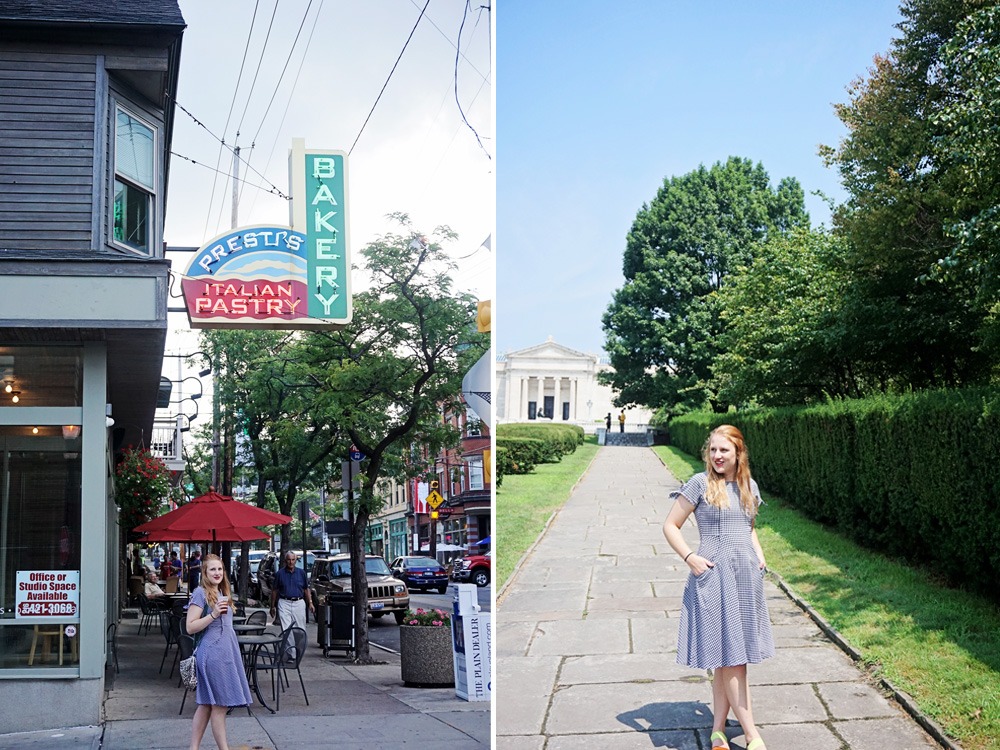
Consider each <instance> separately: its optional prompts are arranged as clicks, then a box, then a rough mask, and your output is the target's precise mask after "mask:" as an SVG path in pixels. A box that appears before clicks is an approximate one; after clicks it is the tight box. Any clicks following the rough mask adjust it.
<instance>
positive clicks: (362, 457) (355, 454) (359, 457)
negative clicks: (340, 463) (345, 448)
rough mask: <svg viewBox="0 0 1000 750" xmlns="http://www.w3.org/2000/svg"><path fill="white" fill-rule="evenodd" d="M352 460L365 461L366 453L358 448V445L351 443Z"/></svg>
mask: <svg viewBox="0 0 1000 750" xmlns="http://www.w3.org/2000/svg"><path fill="white" fill-rule="evenodd" d="M351 460H352V461H364V460H365V454H364V453H362V452H361V451H359V450H358V449H357V447H356V446H354V445H351Z"/></svg>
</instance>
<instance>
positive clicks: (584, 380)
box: [496, 336, 651, 432]
mask: <svg viewBox="0 0 1000 750" xmlns="http://www.w3.org/2000/svg"><path fill="white" fill-rule="evenodd" d="M611 369H612V368H611V365H610V364H609V363H608V361H607V359H606V358H604V357H598V356H597V355H595V354H585V353H583V352H578V351H576V350H574V349H570V348H569V347H566V346H563V345H562V344H557V343H556V342H555V341H553V340H552V337H551V336H550V337H549V338H548V340H547V341H546V342H545V343H542V344H538V345H537V346H530V347H528V348H527V349H519V350H518V351H514V352H507V353H505V354H501V355H499V356H498V357H497V362H496V389H497V392H496V414H497V422H498V423H504V422H532V421H535V420H541V421H545V422H557V423H558V422H562V423H568V424H576V425H580V426H581V427H583V428H584V430H586V431H587V432H593V431H594V430H595V429H596V428H597V427H600V426H603V425H604V420H605V417H606V415H607V414H608V413H610V414H611V420H612V426H613V427H616V426H617V425H618V414H619V413H620V411H621V410H620V409H618V408H617V407H615V406H614V404H613V399H614V392H613V391H612V390H611V388H610V387H609V386H606V385H602V384H600V383H598V382H597V375H598V373H600V372H604V371H610V370H611ZM650 416H651V414H650V412H649V411H648V410H647V409H639V408H634V409H626V411H625V419H626V427H627V428H628V429H632V428H634V427H636V426H638V425H645V424H648V423H649V418H650Z"/></svg>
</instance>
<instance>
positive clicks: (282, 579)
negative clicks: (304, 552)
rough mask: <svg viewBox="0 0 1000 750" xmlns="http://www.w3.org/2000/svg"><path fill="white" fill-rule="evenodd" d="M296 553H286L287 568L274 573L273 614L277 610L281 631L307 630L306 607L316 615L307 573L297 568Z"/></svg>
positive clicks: (272, 591) (272, 587)
mask: <svg viewBox="0 0 1000 750" xmlns="http://www.w3.org/2000/svg"><path fill="white" fill-rule="evenodd" d="M295 561H296V556H295V553H294V552H286V553H285V566H284V567H283V568H279V569H278V570H276V571H275V572H274V584H273V585H272V586H271V614H272V615H274V614H275V610H277V614H278V618H279V620H280V622H281V629H282V630H287V629H288V628H289V627H291V626H292V625H294V626H295V627H297V628H302V629H303V630H305V627H306V605H308V606H309V611H310V612H312V613H313V616H315V615H316V607H315V606H314V605H313V601H312V596H311V594H310V593H309V589H308V587H307V586H306V571H305V570H304V569H303V568H297V567H295Z"/></svg>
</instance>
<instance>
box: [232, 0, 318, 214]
mask: <svg viewBox="0 0 1000 750" xmlns="http://www.w3.org/2000/svg"><path fill="white" fill-rule="evenodd" d="M312 4H313V0H309V4H308V5H307V6H306V11H305V13H303V14H302V21H301V22H300V23H299V30H298V31H297V32H296V33H295V39H294V40H292V46H291V47H290V48H289V50H288V57H286V58H285V64H284V66H283V67H282V68H281V75H279V76H278V81H277V83H275V85H274V91H272V92H271V98H270V100H269V101H268V103H267V107H266V108H265V109H264V114H263V115H261V118H260V124H259V125H258V126H257V132H256V133H254V134H253V138H252V139H251V148H254V147H256V145H257V136H259V135H260V131H261V129H262V128H263V127H264V121H265V120H266V119H267V115H268V113H270V111H271V106H272V105H273V104H274V99H275V97H277V95H278V90H279V89H280V88H281V82H282V80H284V78H285V73H286V72H287V71H288V63H290V62H291V60H292V55H293V54H295V48H296V47H297V46H298V43H299V37H300V36H301V35H302V29H303V28H304V27H305V25H306V19H307V18H308V17H309V11H310V10H311V9H312ZM320 6H321V7H320V8H319V9H318V10H317V12H316V18H317V19H318V18H319V11H320V10H322V0H321V2H320ZM312 30H313V31H315V30H316V21H315V19H314V20H313V28H312ZM309 41H312V32H310V33H309ZM308 51H309V45H308V43H307V44H306V52H308ZM302 59H303V60H304V59H305V55H303V58H302ZM299 70H300V71H301V70H302V66H301V65H300V66H299ZM295 83H298V75H296V77H295ZM295 83H293V84H292V93H293V94H294V92H295ZM289 101H291V98H289ZM286 111H287V110H286ZM282 122H284V119H282ZM272 153H273V151H272ZM268 162H270V159H268ZM264 169H265V170H266V169H267V165H265V167H264ZM240 195H241V197H242V192H241V194H240Z"/></svg>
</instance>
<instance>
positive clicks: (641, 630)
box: [495, 447, 940, 750]
mask: <svg viewBox="0 0 1000 750" xmlns="http://www.w3.org/2000/svg"><path fill="white" fill-rule="evenodd" d="M677 486H678V482H677V481H676V480H675V479H674V478H673V477H672V476H671V475H670V473H669V472H668V471H667V470H666V468H664V466H663V465H662V463H661V462H660V460H659V459H658V458H657V457H656V454H654V453H653V452H652V451H651V450H649V449H648V448H629V447H605V448H602V449H601V450H600V452H599V453H598V454H597V457H596V458H595V460H594V463H593V464H592V465H591V467H590V469H589V470H588V472H587V474H586V475H585V476H584V477H583V479H582V480H581V482H580V483H579V484H578V485H577V487H576V489H575V491H574V492H573V494H572V496H571V497H570V499H569V500H568V501H567V503H566V505H565V506H564V507H563V509H562V510H560V511H559V513H558V514H557V516H556V517H555V519H554V520H553V522H552V523H551V524H550V526H549V528H548V530H547V531H546V533H545V534H544V536H543V538H542V539H541V540H540V541H539V543H538V544H537V546H536V547H535V548H534V550H533V552H532V553H531V555H530V556H529V558H528V559H527V560H526V561H525V562H524V564H523V565H522V567H521V569H520V570H519V571H518V572H517V573H516V576H515V577H514V578H513V579H512V580H511V582H510V583H509V584H508V585H507V587H506V588H505V589H504V590H503V591H502V592H501V594H500V597H499V600H498V604H497V612H498V615H497V621H498V623H499V625H498V628H497V640H496V657H495V658H496V664H497V675H496V680H497V690H496V693H495V695H496V702H497V706H496V711H497V730H496V731H497V743H496V748H497V749H498V750H542V749H543V748H544V750H569V748H573V750H580V749H581V748H584V749H585V748H599V749H600V750H631V749H632V748H636V749H638V750H650V748H676V749H677V750H702V748H707V747H709V745H710V744H711V743H710V741H709V734H710V731H711V724H712V688H711V683H710V682H709V680H708V678H707V676H706V673H705V671H704V670H696V669H691V668H689V667H682V666H678V665H677V664H676V663H675V658H676V648H677V618H678V615H679V611H680V606H681V595H682V591H683V588H684V583H685V580H686V579H687V576H688V568H687V566H686V565H685V564H684V563H682V562H681V560H679V559H678V558H677V556H676V555H675V554H674V552H673V550H671V549H670V546H669V545H668V544H667V543H666V540H665V539H664V538H663V533H662V531H661V528H662V525H663V520H664V519H665V518H666V516H667V512H668V510H669V509H670V506H671V505H672V501H671V500H670V499H669V498H668V497H667V494H668V492H669V491H670V490H671V489H674V488H676V487H677ZM684 534H685V537H686V538H687V539H688V540H689V541H690V542H691V543H692V544H693V545H694V544H696V543H697V538H698V532H697V529H696V528H695V527H694V525H693V523H688V524H686V525H685V528H684ZM766 590H767V592H768V607H769V609H770V612H771V620H772V623H773V625H774V636H775V646H776V647H777V653H776V655H775V656H774V658H772V659H769V660H767V661H765V662H764V663H762V664H759V665H750V667H749V668H748V670H749V676H750V685H751V691H752V692H751V695H752V698H753V704H754V718H755V720H756V721H757V724H758V727H759V728H760V730H761V734H762V735H763V738H764V740H765V741H766V743H767V747H768V750H792V749H793V748H796V749H797V748H803V747H808V748H810V749H811V750H881V749H882V748H886V747H892V748H895V749H897V750H917V749H920V748H939V747H940V746H939V745H937V744H936V743H935V742H934V741H933V740H932V739H931V737H930V736H929V735H927V734H926V733H925V732H924V731H923V730H922V729H921V728H920V727H919V726H918V725H917V724H916V723H915V722H914V721H913V719H912V718H911V717H910V716H909V715H908V714H906V713H904V712H903V710H902V709H901V708H900V707H899V706H898V705H897V704H896V703H894V702H892V701H890V700H887V699H886V698H885V697H883V696H882V695H881V694H880V693H879V691H878V690H877V689H876V688H874V687H873V686H872V685H871V684H870V683H869V682H867V681H866V679H865V676H864V675H863V674H862V673H861V672H860V671H859V670H858V669H857V667H855V666H854V663H853V662H852V661H851V660H850V659H849V658H848V657H847V656H846V655H845V654H844V653H843V652H842V651H841V650H840V649H839V648H838V647H836V646H835V645H833V644H832V643H831V642H830V641H829V640H828V639H827V638H826V637H824V635H823V633H822V632H821V631H820V630H819V628H818V627H817V626H816V625H815V624H814V623H813V621H812V620H811V619H809V618H808V616H806V615H805V614H804V613H803V612H802V610H801V609H800V608H799V607H797V606H796V605H795V604H794V603H792V602H791V601H790V600H789V599H788V598H787V597H786V596H785V595H784V594H783V593H782V591H781V590H780V589H779V588H778V587H777V586H776V585H775V584H774V583H773V581H768V582H767V584H766ZM730 724H731V726H730V727H729V729H728V730H727V735H728V737H729V740H730V743H731V746H732V748H733V750H737V749H739V750H742V749H743V748H744V747H745V741H744V739H743V735H742V732H741V730H740V729H739V726H738V725H735V723H734V722H733V719H732V717H730Z"/></svg>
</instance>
